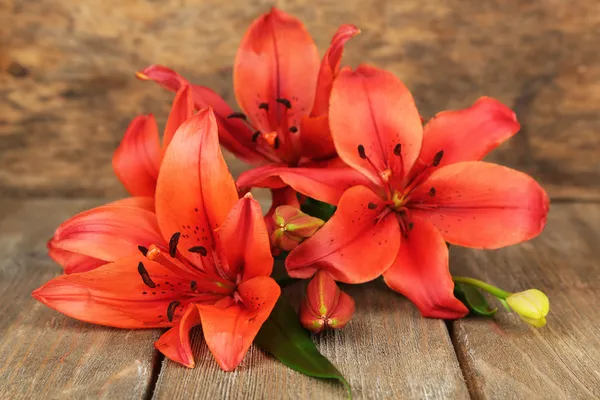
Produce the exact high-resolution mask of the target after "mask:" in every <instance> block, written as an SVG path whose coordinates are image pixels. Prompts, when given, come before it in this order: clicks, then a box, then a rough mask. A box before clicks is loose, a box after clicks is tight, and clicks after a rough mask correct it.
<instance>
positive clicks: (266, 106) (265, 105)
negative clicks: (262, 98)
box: [258, 103, 269, 111]
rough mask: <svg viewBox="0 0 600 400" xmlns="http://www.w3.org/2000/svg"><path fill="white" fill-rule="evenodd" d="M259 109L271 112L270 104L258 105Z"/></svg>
mask: <svg viewBox="0 0 600 400" xmlns="http://www.w3.org/2000/svg"><path fill="white" fill-rule="evenodd" d="M258 108H259V109H260V110H265V111H269V104H268V103H260V104H259V105H258Z"/></svg>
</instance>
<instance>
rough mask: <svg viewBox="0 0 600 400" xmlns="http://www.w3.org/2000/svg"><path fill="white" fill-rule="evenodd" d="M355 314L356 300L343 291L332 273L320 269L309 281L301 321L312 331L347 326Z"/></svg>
mask: <svg viewBox="0 0 600 400" xmlns="http://www.w3.org/2000/svg"><path fill="white" fill-rule="evenodd" d="M353 314H354V300H353V299H352V297H350V296H349V295H348V294H346V293H344V292H342V291H341V290H340V288H339V287H338V286H337V284H336V283H335V281H334V280H333V278H332V277H331V275H329V273H328V272H326V271H319V272H317V274H316V275H315V276H314V277H313V278H312V280H311V281H310V282H309V283H308V287H307V289H306V297H305V298H304V301H303V302H302V304H301V305H300V322H301V323H302V326H304V327H305V328H306V329H308V330H309V331H311V332H314V333H319V332H321V331H322V330H324V329H326V328H331V329H340V328H343V327H344V326H346V324H347V323H348V321H350V319H351V318H352V315H353Z"/></svg>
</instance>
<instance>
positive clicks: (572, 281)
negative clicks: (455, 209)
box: [452, 204, 600, 399]
mask: <svg viewBox="0 0 600 400" xmlns="http://www.w3.org/2000/svg"><path fill="white" fill-rule="evenodd" d="M599 227H600V206H599V205H591V204H577V205H566V204H561V205H555V206H554V207H553V209H552V210H551V212H550V215H549V221H548V226H547V228H546V230H545V232H544V233H543V234H542V235H541V236H540V237H539V238H537V239H535V240H533V241H531V242H529V243H525V244H522V245H520V246H514V247H510V248H506V249H502V250H497V251H481V250H473V251H470V250H464V249H453V251H452V253H453V257H452V262H453V265H454V267H455V268H456V272H459V273H460V274H464V275H469V276H474V277H477V278H481V279H483V280H485V281H488V282H490V283H492V284H495V285H497V286H499V287H502V288H504V289H506V290H509V291H514V292H516V291H521V290H525V289H528V288H531V287H535V288H538V289H540V290H542V291H544V292H545V293H546V294H547V295H548V297H549V298H550V314H549V315H548V318H547V320H548V324H547V326H546V327H544V328H541V329H535V328H530V327H529V326H527V325H525V324H523V323H521V322H520V321H519V318H518V317H517V316H516V315H515V314H509V313H507V312H505V311H504V310H500V311H498V313H497V315H496V316H495V317H494V319H493V320H489V319H465V320H460V321H457V322H454V326H453V328H454V332H453V339H454V341H455V343H456V345H457V352H458V355H459V359H460V361H461V365H462V367H463V371H464V374H465V376H466V378H467V381H468V384H469V389H470V391H471V394H472V396H473V397H474V398H477V399H525V398H526V399H534V398H535V399H593V398H594V399H597V398H600V374H599V371H600V312H599V311H598V304H599V303H600V291H599V290H598V287H599V286H600V248H599V246H598V244H599V242H598V239H599V238H600V228H599Z"/></svg>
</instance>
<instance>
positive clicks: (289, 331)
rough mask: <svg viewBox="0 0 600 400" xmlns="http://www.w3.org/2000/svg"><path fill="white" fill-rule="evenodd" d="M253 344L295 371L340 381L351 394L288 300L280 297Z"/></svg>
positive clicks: (349, 392)
mask: <svg viewBox="0 0 600 400" xmlns="http://www.w3.org/2000/svg"><path fill="white" fill-rule="evenodd" d="M254 343H255V344H257V345H258V346H259V347H260V348H261V349H263V350H264V351H266V352H267V353H270V354H272V355H273V356H274V357H275V358H277V359H278V360H279V361H281V362H282V363H283V364H285V365H286V366H288V367H290V368H292V369H294V370H296V371H298V372H301V373H303V374H305V375H308V376H312V377H315V378H325V379H337V380H339V381H340V382H341V383H343V384H344V386H345V387H346V390H347V391H348V396H351V390H350V385H349V384H348V381H346V379H345V378H344V377H343V376H342V374H340V371H338V370H337V369H336V368H335V367H334V366H333V364H331V363H330V362H329V360H328V359H327V358H325V357H324V356H323V355H322V354H321V353H319V350H317V347H316V346H315V344H314V343H313V341H312V340H311V339H310V335H309V334H308V331H306V330H305V329H304V328H303V327H302V325H300V320H299V319H298V314H296V311H294V309H293V308H292V306H290V304H289V302H288V301H287V299H285V298H283V297H280V298H279V300H278V301H277V304H276V305H275V308H274V309H273V312H272V313H271V316H270V317H269V318H268V319H267V320H266V321H265V323H264V324H263V326H262V328H260V331H258V335H256V338H255V339H254Z"/></svg>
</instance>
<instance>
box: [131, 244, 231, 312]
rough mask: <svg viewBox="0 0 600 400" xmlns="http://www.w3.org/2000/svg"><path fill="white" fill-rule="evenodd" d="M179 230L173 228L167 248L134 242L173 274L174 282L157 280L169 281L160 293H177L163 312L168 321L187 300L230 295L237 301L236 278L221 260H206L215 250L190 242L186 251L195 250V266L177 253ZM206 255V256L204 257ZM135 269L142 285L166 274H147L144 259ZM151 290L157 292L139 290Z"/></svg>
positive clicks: (204, 300)
mask: <svg viewBox="0 0 600 400" xmlns="http://www.w3.org/2000/svg"><path fill="white" fill-rule="evenodd" d="M180 236H181V235H180V233H179V232H177V233H175V234H173V236H171V239H170V240H169V249H168V250H167V249H164V248H161V247H160V246H159V245H156V244H153V245H151V246H150V247H149V248H145V247H143V246H138V249H139V250H140V252H141V253H142V254H143V255H144V256H145V257H146V258H147V259H148V260H150V261H153V262H155V263H158V264H160V265H161V266H162V267H164V268H165V269H167V270H169V271H170V272H171V273H172V274H171V276H173V274H175V275H176V277H177V278H178V279H177V280H178V282H177V284H176V285H175V282H172V283H169V282H161V283H164V284H166V285H170V286H171V288H170V291H169V292H167V291H166V290H165V291H162V292H160V293H162V294H169V295H170V296H171V298H172V295H173V293H172V292H174V293H175V294H176V296H177V297H178V299H177V300H173V301H172V302H171V303H170V304H169V306H168V308H167V310H166V315H167V318H168V320H169V322H172V321H173V318H175V316H176V314H178V313H179V314H180V313H182V312H183V310H184V309H185V306H186V305H188V304H191V303H206V304H214V303H216V302H220V301H223V300H224V299H231V300H233V301H234V302H239V300H240V299H239V298H236V296H237V297H239V295H237V292H236V290H237V285H238V283H239V279H236V281H235V282H234V281H233V280H232V279H230V278H229V277H228V276H227V274H226V273H225V271H224V269H223V266H222V265H221V264H222V262H223V260H217V259H214V260H210V257H207V256H209V255H212V256H213V258H218V257H217V256H216V255H215V254H216V251H212V252H210V254H209V251H208V250H207V249H206V248H205V247H204V246H194V247H191V248H189V249H188V250H187V251H188V252H190V253H196V254H199V255H200V256H201V257H202V259H201V260H202V265H201V266H197V265H195V264H193V263H192V262H190V261H188V259H187V258H186V257H184V256H183V254H181V252H180V251H179V250H178V248H177V246H178V244H179V238H180ZM205 258H206V259H205ZM138 273H139V274H140V277H141V279H142V281H143V282H144V285H146V286H147V287H148V288H151V289H155V288H157V287H159V286H160V283H156V282H158V279H163V277H166V276H167V275H156V276H154V277H152V276H150V273H149V272H148V270H147V269H146V267H145V266H144V263H142V262H140V263H139V264H138ZM148 293H151V294H153V295H155V294H157V293H158V292H157V291H156V290H155V291H144V292H142V294H144V295H147V294H148Z"/></svg>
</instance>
